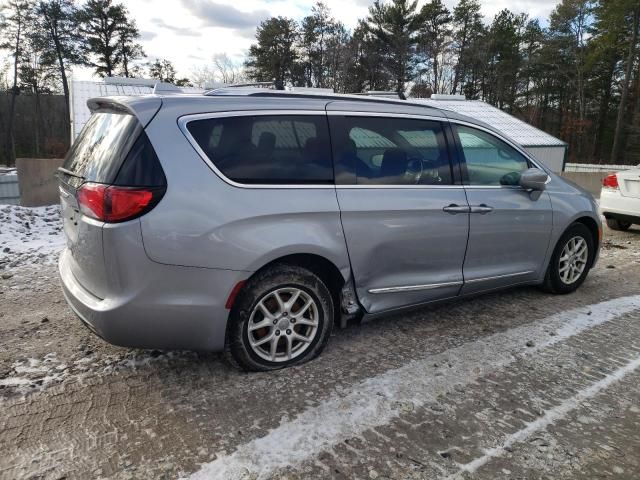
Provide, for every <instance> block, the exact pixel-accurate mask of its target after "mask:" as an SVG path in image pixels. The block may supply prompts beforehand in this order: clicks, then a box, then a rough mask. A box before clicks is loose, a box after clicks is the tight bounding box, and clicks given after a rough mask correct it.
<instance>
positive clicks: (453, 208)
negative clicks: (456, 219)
mask: <svg viewBox="0 0 640 480" xmlns="http://www.w3.org/2000/svg"><path fill="white" fill-rule="evenodd" d="M442 211H443V212H447V213H449V214H451V215H456V214H458V213H469V211H470V209H469V207H468V206H467V205H464V206H460V205H456V204H455V203H452V204H451V205H448V206H446V207H444V208H443V209H442Z"/></svg>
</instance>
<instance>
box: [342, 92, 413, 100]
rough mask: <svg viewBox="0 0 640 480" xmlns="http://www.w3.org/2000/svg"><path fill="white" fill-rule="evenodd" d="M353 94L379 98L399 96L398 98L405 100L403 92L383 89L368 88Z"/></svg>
mask: <svg viewBox="0 0 640 480" xmlns="http://www.w3.org/2000/svg"><path fill="white" fill-rule="evenodd" d="M353 95H364V96H367V97H381V98H399V99H400V100H406V99H407V97H406V96H405V95H404V93H403V92H394V91H391V90H389V91H383V90H369V91H367V92H363V93H354V94H353Z"/></svg>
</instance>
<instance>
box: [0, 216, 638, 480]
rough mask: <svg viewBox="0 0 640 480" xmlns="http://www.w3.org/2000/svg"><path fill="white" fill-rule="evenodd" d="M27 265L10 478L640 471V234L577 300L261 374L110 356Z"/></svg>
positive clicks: (503, 301)
mask: <svg viewBox="0 0 640 480" xmlns="http://www.w3.org/2000/svg"><path fill="white" fill-rule="evenodd" d="M1 229H2V227H0V230H1ZM54 229H55V227H54ZM1 248H2V245H0V249H1ZM25 255H26V254H25ZM28 255H29V257H28V260H29V261H26V260H25V261H23V260H24V258H26V257H24V258H23V255H22V254H18V255H16V256H15V258H13V257H11V251H9V252H5V257H3V258H4V260H2V259H0V345H2V348H0V478H3V479H5V478H6V479H17V478H34V479H35V478H38V479H40V478H43V479H62V478H67V479H72V478H78V479H86V478H118V479H127V478H136V479H146V478H153V479H156V478H158V479H160V478H194V479H197V478H221V479H227V478H238V479H256V478H288V479H309V478H349V479H352V478H358V479H435V478H463V479H468V478H478V479H537V478H554V479H556V478H574V479H583V478H626V479H637V478H640V228H638V227H634V228H633V229H632V230H630V231H629V232H612V231H609V230H607V231H606V232H605V244H604V248H603V250H602V253H601V258H600V261H599V263H598V265H597V267H596V268H595V269H594V270H593V271H592V272H591V273H590V275H589V277H588V279H587V281H586V283H585V284H584V285H583V286H582V287H581V288H580V289H579V290H578V291H577V292H576V293H574V294H572V295H568V296H551V295H547V294H544V293H542V292H540V291H539V290H537V289H535V288H519V289H514V290H509V291H505V292H501V293H496V294H492V295H488V296H484V297H478V298H475V299H471V300H466V301H462V302H459V303H451V304H446V305H440V306H433V307H428V308H423V309H421V310H418V311H416V312H413V313H410V314H402V315H395V316H389V317H386V318H383V319H380V320H376V321H374V322H371V323H367V324H363V325H356V326H350V327H349V328H347V329H345V330H337V329H336V330H335V331H334V334H333V336H332V338H331V341H330V343H329V346H328V348H327V350H326V351H325V352H324V353H323V354H322V355H321V356H320V357H319V358H318V359H317V360H315V361H313V362H311V363H309V364H306V365H302V366H299V367H295V368H290V369H287V370H282V371H278V372H273V373H261V374H255V373H253V374H247V373H241V372H239V371H236V370H234V369H233V368H231V367H230V366H228V365H227V364H226V363H225V362H224V360H223V358H222V357H221V356H220V355H217V354H197V353H192V352H168V353H167V352H159V351H144V350H130V349H124V348H119V347H114V346H111V345H108V344H106V343H105V342H103V341H102V340H100V339H99V338H97V337H96V336H94V335H93V334H92V333H90V332H89V331H88V330H87V329H86V328H85V327H84V326H83V325H82V324H81V322H80V321H79V320H77V319H76V318H75V316H74V315H73V313H72V312H71V310H70V309H69V308H68V307H67V306H66V304H65V301H64V299H63V296H62V293H61V291H60V288H59V286H58V280H57V276H56V268H55V264H54V263H53V261H51V259H50V258H49V256H47V255H43V256H42V257H39V256H38V251H37V250H35V251H29V253H28Z"/></svg>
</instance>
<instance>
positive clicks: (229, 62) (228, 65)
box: [213, 53, 243, 85]
mask: <svg viewBox="0 0 640 480" xmlns="http://www.w3.org/2000/svg"><path fill="white" fill-rule="evenodd" d="M213 68H214V69H213V71H214V76H215V77H216V78H217V79H219V80H220V81H221V82H222V83H225V84H227V85H229V84H232V83H238V82H240V81H242V80H243V71H242V65H241V64H239V63H237V62H235V61H234V60H233V59H232V58H231V57H230V56H229V55H227V54H226V53H218V54H216V55H214V56H213Z"/></svg>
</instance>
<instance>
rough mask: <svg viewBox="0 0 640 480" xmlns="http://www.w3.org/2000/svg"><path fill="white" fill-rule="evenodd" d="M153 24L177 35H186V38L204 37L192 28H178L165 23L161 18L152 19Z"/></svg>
mask: <svg viewBox="0 0 640 480" xmlns="http://www.w3.org/2000/svg"><path fill="white" fill-rule="evenodd" d="M151 23H153V24H154V25H156V26H158V27H160V28H166V29H167V30H171V31H172V32H174V33H177V34H178V35H184V36H186V37H200V36H202V34H201V33H200V32H195V31H194V30H192V29H191V28H186V27H176V26H175V25H170V24H168V23H167V22H165V21H164V20H162V19H161V18H152V19H151Z"/></svg>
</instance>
